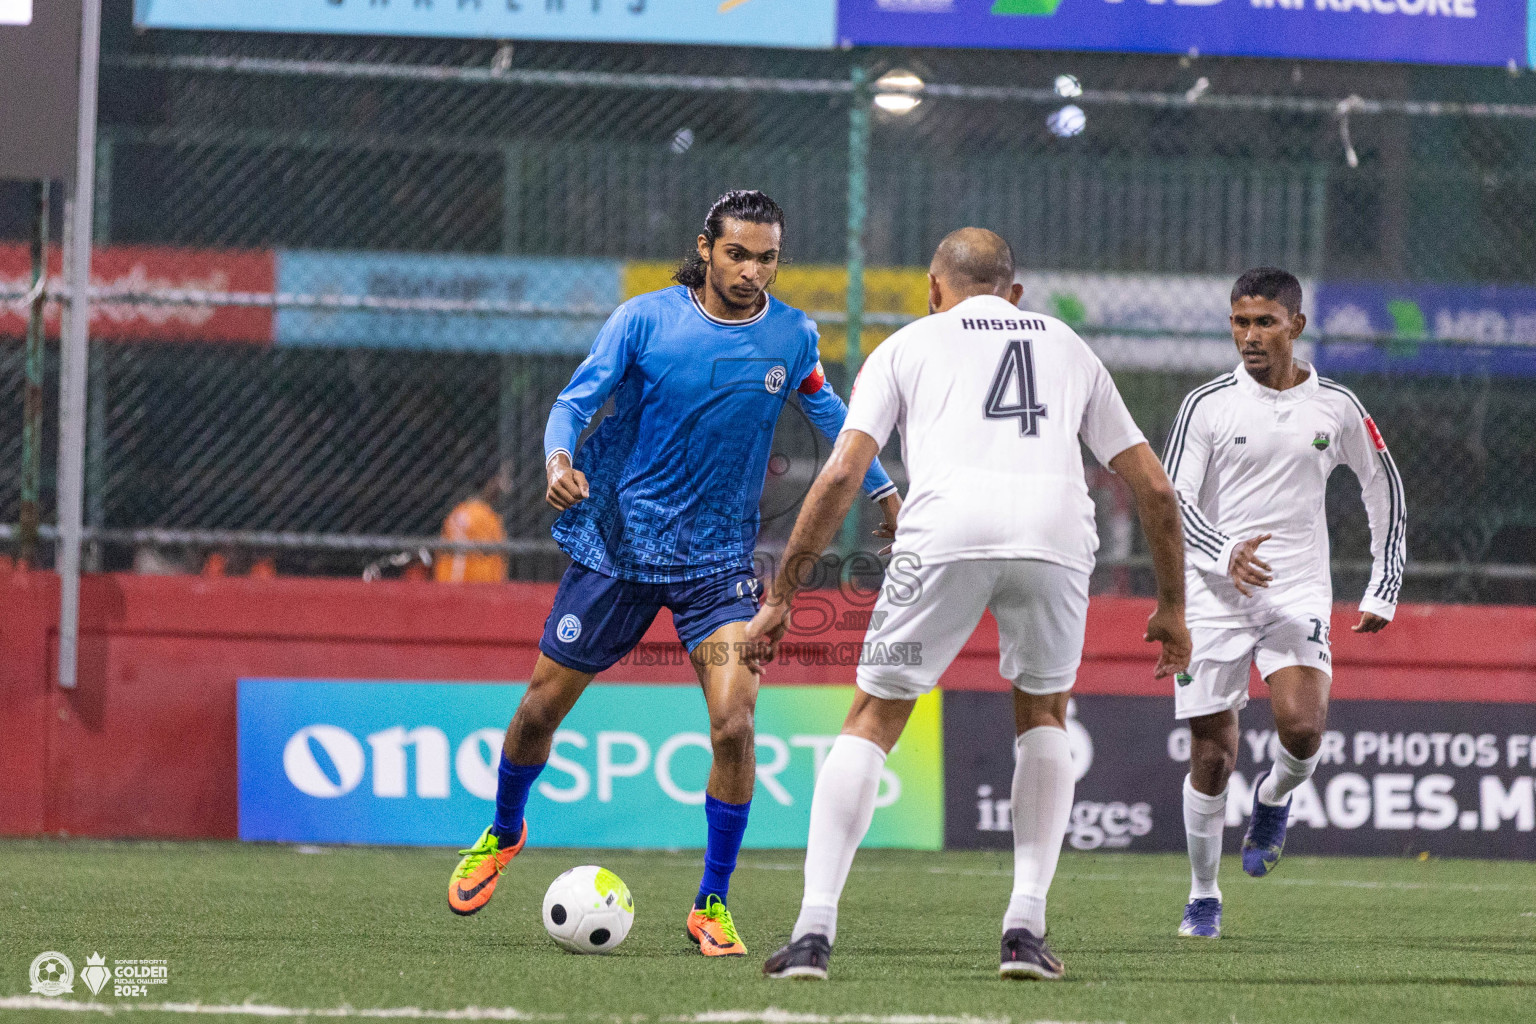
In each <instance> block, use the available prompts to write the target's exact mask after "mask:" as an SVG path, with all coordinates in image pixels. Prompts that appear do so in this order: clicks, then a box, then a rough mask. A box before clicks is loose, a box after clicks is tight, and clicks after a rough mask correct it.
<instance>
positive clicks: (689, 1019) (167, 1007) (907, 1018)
mask: <svg viewBox="0 0 1536 1024" xmlns="http://www.w3.org/2000/svg"><path fill="white" fill-rule="evenodd" d="M0 1010H53V1011H56V1012H62V1013H97V1014H103V1015H105V1016H109V1017H110V1016H115V1015H117V1014H119V1013H186V1014H201V1015H210V1016H215V1017H266V1018H306V1017H323V1018H338V1017H345V1018H356V1019H359V1020H512V1021H559V1020H587V1021H604V1022H609V1024H649V1022H652V1021H655V1022H657V1024H1079V1022H1069V1021H1045V1020H1038V1021H1024V1020H1021V1021H1013V1020H1011V1019H1010V1018H1008V1017H971V1016H962V1017H942V1016H933V1015H929V1014H892V1015H890V1016H878V1015H874V1014H862V1013H857V1014H855V1013H850V1014H822V1013H792V1012H790V1011H788V1010H779V1009H776V1008H774V1007H772V1006H770V1007H768V1008H767V1009H766V1010H714V1011H711V1012H709V1013H696V1014H686V1015H682V1016H664V1017H651V1016H648V1015H645V1014H633V1015H629V1016H622V1017H615V1016H607V1015H603V1014H571V1015H566V1014H559V1013H525V1012H524V1011H522V1010H516V1009H513V1008H511V1007H495V1006H466V1007H465V1008H464V1009H462V1010H424V1009H422V1008H421V1007H419V1006H394V1007H386V1008H376V1009H358V1008H355V1007H351V1006H336V1007H328V1008H324V1009H315V1008H312V1007H303V1006H271V1005H268V1004H265V1003H226V1004H216V1003H84V1002H79V1001H76V1000H71V999H50V998H47V997H45V996H0Z"/></svg>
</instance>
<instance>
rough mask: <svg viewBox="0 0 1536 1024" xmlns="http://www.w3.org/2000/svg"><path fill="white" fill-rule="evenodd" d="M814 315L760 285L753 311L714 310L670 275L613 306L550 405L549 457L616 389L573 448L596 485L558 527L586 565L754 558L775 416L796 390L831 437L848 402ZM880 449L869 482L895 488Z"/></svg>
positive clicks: (736, 565) (701, 563)
mask: <svg viewBox="0 0 1536 1024" xmlns="http://www.w3.org/2000/svg"><path fill="white" fill-rule="evenodd" d="M817 340H818V336H817V333H816V325H815V324H814V323H813V322H812V321H811V320H810V319H809V318H807V317H806V315H805V314H804V313H802V312H800V311H799V310H798V309H795V308H793V307H791V306H786V305H785V304H784V303H782V302H778V301H776V300H774V299H773V298H772V297H768V298H767V302H766V304H765V305H764V307H763V309H762V311H761V312H760V313H758V315H757V316H754V317H752V318H750V319H748V320H741V321H729V320H719V319H716V318H715V317H712V316H710V315H709V314H708V313H707V312H705V310H704V308H703V306H702V305H700V303H699V302H698V300H697V299H696V298H695V297H694V294H693V292H692V291H691V290H690V289H687V288H684V287H681V286H674V287H671V288H664V289H662V290H661V291H657V292H650V293H649V294H646V295H641V296H638V297H636V298H633V299H631V300H629V301H628V302H626V303H624V304H623V305H622V306H620V307H619V308H618V309H617V310H615V311H614V313H613V315H612V316H611V317H609V318H608V322H607V323H606V324H604V325H603V329H602V332H601V333H599V334H598V336H597V340H596V341H595V342H593V344H592V351H591V353H590V354H589V355H588V356H587V358H586V360H585V361H584V362H583V363H582V364H581V366H580V367H578V368H577V370H576V373H575V375H574V376H573V377H572V378H571V382H570V383H569V384H568V385H566V388H565V390H564V391H562V392H560V397H559V398H558V399H556V401H555V406H554V408H553V409H552V410H551V411H550V415H549V425H548V427H547V428H546V430H545V432H544V457H545V461H546V462H547V461H548V460H549V458H551V457H552V456H553V455H554V454H555V453H556V452H558V451H565V452H567V453H570V452H572V451H573V450H574V449H575V447H576V440H577V438H578V437H579V436H580V434H581V431H582V429H583V428H584V427H586V425H587V424H588V423H590V422H591V421H592V417H593V416H595V415H596V414H597V412H598V411H599V410H600V409H601V408H602V407H603V405H604V403H606V402H607V401H608V399H609V397H610V396H611V397H612V398H613V400H614V410H613V412H612V413H611V414H610V415H609V416H608V417H607V418H606V419H604V420H603V422H602V423H601V424H599V425H598V428H597V430H595V431H594V432H593V434H592V436H591V437H590V438H588V440H587V442H586V444H584V445H582V447H581V450H580V451H579V452H577V453H576V455H575V458H574V465H575V466H576V468H577V469H579V470H581V471H582V472H583V473H585V474H586V477H587V483H588V486H589V487H590V489H591V496H590V497H588V498H587V499H586V500H585V501H581V502H578V503H577V504H576V505H574V506H572V507H571V508H569V509H567V510H566V511H565V512H564V513H563V514H562V515H561V516H560V518H559V519H558V520H557V521H556V522H555V529H554V536H555V540H556V541H558V542H559V544H560V547H561V548H562V549H563V550H564V551H565V553H566V554H568V555H570V556H571V558H573V559H574V560H576V561H577V562H579V563H581V564H582V565H584V566H586V567H587V568H589V569H593V570H596V571H597V572H600V573H604V574H606V575H609V576H615V577H618V578H620V579H626V580H634V581H637V582H641V583H676V582H682V581H685V580H692V579H699V578H701V577H704V576H708V575H710V574H712V573H717V572H723V571H726V570H729V569H747V570H748V571H750V569H751V566H752V551H753V548H754V546H755V545H756V543H757V531H758V501H759V499H760V498H761V497H762V493H763V478H764V476H765V475H766V473H767V469H768V456H769V454H770V446H771V445H772V443H773V430H774V425H775V424H776V423H777V422H778V418H779V412H780V410H781V409H782V408H783V407H784V403H785V402H786V401H788V399H789V395H790V393H791V392H797V393H798V394H799V395H800V402H801V405H802V407H803V408H804V409H805V412H806V415H807V416H808V417H809V418H810V420H811V421H812V422H813V423H814V424H815V425H816V427H817V429H818V430H820V431H821V433H823V434H825V435H826V436H827V437H828V438H836V437H837V434H838V432H839V431H840V430H842V427H843V419H844V417H845V416H846V415H847V412H848V409H847V407H846V406H845V405H844V404H843V401H842V399H840V398H838V397H837V395H836V393H835V392H833V390H832V388H831V387H830V386H829V385H827V384H826V382H825V378H824V377H823V376H822V373H821V362H820V354H819V353H818V351H817ZM895 489H896V488H895V485H894V484H892V483H891V481H890V478H889V477H888V476H886V474H885V470H884V469H882V468H881V466H880V463H879V462H878V461H877V462H876V463H875V464H874V465H873V466H872V467H870V471H869V475H868V476H867V477H865V480H864V490H865V492H866V493H868V494H869V495H870V496H871V497H873V498H876V499H879V498H883V497H885V496H886V495H887V494H890V493H892V492H893V491H894V490H895Z"/></svg>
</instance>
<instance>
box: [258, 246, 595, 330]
mask: <svg viewBox="0 0 1536 1024" xmlns="http://www.w3.org/2000/svg"><path fill="white" fill-rule="evenodd" d="M622 266H623V265H622V264H621V263H619V262H617V261H615V260H588V259H536V258H526V257H520V256H454V255H425V254H420V253H415V254H403V253H365V252H356V253H353V252H304V251H295V250H284V251H280V252H279V253H278V254H277V283H278V290H279V291H281V292H284V293H287V294H292V295H346V296H360V297H364V298H369V299H425V300H432V299H446V300H451V301H454V302H494V303H501V304H505V303H526V304H528V306H529V307H530V311H529V313H528V314H527V315H518V316H512V315H507V314H505V313H498V314H478V313H428V312H422V313H416V312H399V311H393V310H363V309H359V310H334V311H333V310H315V309H293V308H289V309H283V310H280V311H279V312H278V314H277V327H276V331H277V342H278V344H280V345H342V346H347V345H356V346H363V347H367V348H417V349H420V348H428V349H444V350H452V351H459V352H464V351H478V352H502V351H517V352H544V353H565V354H574V355H581V354H583V353H585V352H586V351H587V350H588V349H590V348H591V347H592V339H593V338H595V337H597V332H598V329H599V328H600V327H602V325H603V321H604V320H606V319H607V316H608V312H609V311H610V310H612V309H613V308H614V307H615V306H617V305H618V304H619V279H620V275H621V273H622V271H621V268H622ZM580 310H590V311H592V312H591V314H590V315H587V316H580V315H574V316H573V315H571V312H572V311H580Z"/></svg>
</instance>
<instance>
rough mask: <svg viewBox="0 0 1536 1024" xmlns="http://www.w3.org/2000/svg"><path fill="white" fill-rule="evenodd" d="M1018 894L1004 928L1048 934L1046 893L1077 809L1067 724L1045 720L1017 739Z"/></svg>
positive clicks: (1015, 883)
mask: <svg viewBox="0 0 1536 1024" xmlns="http://www.w3.org/2000/svg"><path fill="white" fill-rule="evenodd" d="M1014 750H1015V760H1014V766H1013V896H1012V898H1011V899H1009V901H1008V912H1007V913H1006V914H1004V915H1003V931H1005V932H1006V931H1008V930H1009V929H1010V928H1028V929H1029V930H1030V931H1032V932H1034V933H1035V934H1036V935H1044V934H1045V895H1046V893H1047V892H1049V891H1050V888H1051V879H1052V878H1054V877H1055V875H1056V861H1057V860H1059V859H1060V857H1061V841H1062V840H1063V839H1065V838H1066V835H1067V819H1068V818H1070V817H1071V815H1072V790H1073V787H1074V786H1076V785H1077V779H1076V777H1075V775H1074V774H1073V772H1072V747H1071V745H1070V744H1069V743H1068V742H1067V733H1066V730H1064V729H1058V728H1056V727H1055V726H1039V727H1037V728H1034V729H1030V730H1029V731H1028V732H1026V733H1024V735H1022V736H1020V737H1019V738H1018V740H1016V741H1015V742H1014Z"/></svg>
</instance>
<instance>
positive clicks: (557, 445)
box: [544, 401, 582, 462]
mask: <svg viewBox="0 0 1536 1024" xmlns="http://www.w3.org/2000/svg"><path fill="white" fill-rule="evenodd" d="M581 428H582V422H581V417H580V416H579V415H578V414H577V412H576V410H575V409H572V408H571V407H570V406H568V405H566V404H565V403H564V402H562V401H557V402H555V407H554V408H553V409H551V410H549V422H548V423H547V424H545V426H544V461H545V462H548V461H549V460H550V459H552V458H554V457H555V453H556V452H560V451H563V452H566V453H567V454H570V455H572V456H573V457H574V453H575V451H576V440H577V439H578V438H579V437H581Z"/></svg>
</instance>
